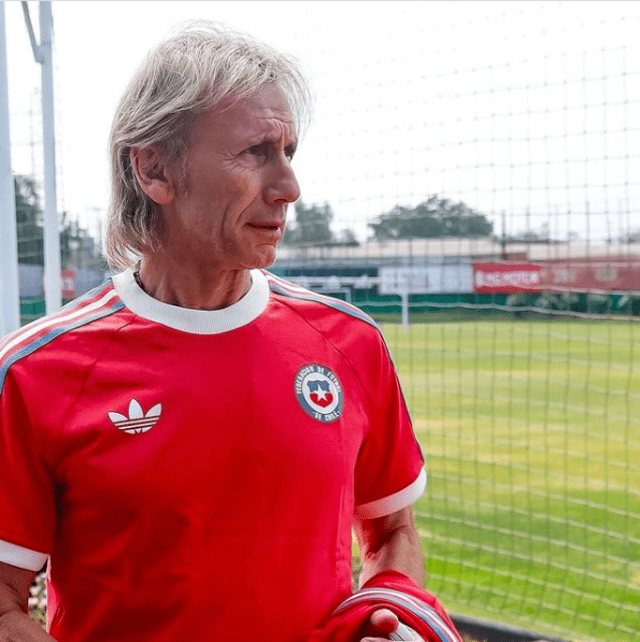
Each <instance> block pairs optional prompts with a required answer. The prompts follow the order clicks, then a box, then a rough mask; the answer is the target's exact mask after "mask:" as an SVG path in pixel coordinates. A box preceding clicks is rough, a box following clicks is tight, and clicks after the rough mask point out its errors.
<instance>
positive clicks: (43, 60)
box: [39, 2, 62, 314]
mask: <svg viewBox="0 0 640 642" xmlns="http://www.w3.org/2000/svg"><path fill="white" fill-rule="evenodd" d="M52 23H53V18H52V15H51V2H40V48H39V53H40V64H41V65H42V141H43V147H44V298H45V310H46V312H47V314H51V313H52V312H55V311H56V310H59V309H60V306H61V304H62V276H61V272H60V270H61V265H60V228H59V220H58V204H57V197H56V154H55V128H54V110H53V52H52V44H51V34H52V31H53V28H52V26H53V25H52Z"/></svg>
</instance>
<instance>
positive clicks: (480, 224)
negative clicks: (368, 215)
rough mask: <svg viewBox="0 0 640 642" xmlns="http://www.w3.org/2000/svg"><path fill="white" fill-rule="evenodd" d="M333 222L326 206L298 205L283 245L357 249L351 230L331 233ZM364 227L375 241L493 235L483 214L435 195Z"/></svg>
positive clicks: (382, 215) (382, 216) (402, 207)
mask: <svg viewBox="0 0 640 642" xmlns="http://www.w3.org/2000/svg"><path fill="white" fill-rule="evenodd" d="M333 218H334V214H333V210H332V208H331V206H330V205H329V204H328V203H324V204H323V205H305V203H304V202H303V201H298V202H297V203H296V204H295V216H294V220H293V221H292V222H291V223H289V224H288V226H287V230H286V232H285V235H284V241H283V242H284V243H285V244H287V245H357V244H358V241H357V238H356V235H355V233H354V232H353V230H351V229H348V228H347V229H345V230H342V231H341V232H340V233H338V234H335V233H334V232H333V230H332V229H331V222H332V221H333ZM367 225H368V227H369V228H370V230H371V233H372V237H371V238H372V239H373V240H375V241H388V240H394V239H408V238H442V237H445V236H449V237H465V238H470V237H475V238H480V237H489V236H491V235H492V233H493V223H492V222H491V221H490V220H489V219H488V218H487V217H486V216H485V215H484V214H481V213H480V212H477V211H475V210H473V209H472V208H470V207H469V206H467V205H465V204H464V203H462V202H458V203H456V202H454V201H451V200H450V199H447V198H441V197H439V196H438V195H435V194H434V195H433V196H430V197H429V198H428V199H427V200H426V201H423V202H422V203H420V204H419V205H416V206H415V207H404V206H402V205H396V206H395V207H393V208H392V209H391V210H390V211H388V212H385V213H383V214H381V215H380V216H378V217H376V218H375V219H373V220H372V221H370V222H369V223H367Z"/></svg>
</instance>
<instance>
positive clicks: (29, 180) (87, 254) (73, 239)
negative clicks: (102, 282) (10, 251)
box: [14, 175, 106, 269]
mask: <svg viewBox="0 0 640 642" xmlns="http://www.w3.org/2000/svg"><path fill="white" fill-rule="evenodd" d="M14 190H15V202H16V227H17V232H18V262H19V263H23V264H27V265H44V226H43V217H44V212H43V210H42V207H41V205H40V196H39V194H38V186H37V183H36V181H35V179H34V178H33V177H31V176H22V175H16V176H15V177H14ZM60 256H61V264H62V267H63V268H69V267H75V268H78V267H88V268H99V269H104V268H105V267H106V266H105V262H104V260H103V258H102V253H101V251H100V243H99V242H98V240H96V239H95V238H94V237H93V235H92V234H91V233H90V232H89V230H87V229H85V228H84V227H82V226H81V225H80V224H79V223H78V221H76V220H73V219H72V218H71V216H70V215H69V213H68V212H66V211H65V212H62V216H61V221H60Z"/></svg>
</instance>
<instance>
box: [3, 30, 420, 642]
mask: <svg viewBox="0 0 640 642" xmlns="http://www.w3.org/2000/svg"><path fill="white" fill-rule="evenodd" d="M305 105H306V89H305V85H304V82H303V80H302V78H301V76H300V74H299V73H298V71H297V69H296V67H295V65H294V64H293V63H292V62H291V61H290V60H288V59H287V58H286V57H284V56H282V55H280V54H278V53H276V52H274V51H273V50H271V49H270V48H268V47H265V46H263V45H261V44H259V43H256V42H254V41H252V40H250V39H247V38H245V37H242V36H239V35H235V34H231V33H228V32H224V31H220V30H218V29H216V28H214V27H212V26H202V25H200V26H198V27H192V28H189V29H186V30H184V31H182V32H180V33H178V34H176V35H175V36H173V37H171V38H170V39H168V40H167V41H166V42H164V43H162V44H161V45H160V46H159V47H158V48H157V49H156V50H154V51H153V52H152V53H151V55H150V56H149V57H148V59H147V60H146V61H145V63H144V64H143V65H142V67H141V68H140V69H139V71H138V72H137V74H136V76H135V77H134V79H133V81H132V83H131V84H130V86H129V88H128V89H127V91H126V93H125V96H124V97H123V99H122V101H121V103H120V106H119V108H118V111H117V114H116V117H115V121H114V125H113V129H112V136H111V139H112V140H111V148H112V164H113V176H112V181H113V198H112V204H111V210H110V215H109V216H110V218H109V225H108V234H107V236H108V238H107V242H106V246H107V253H108V256H109V259H110V261H111V263H112V265H113V266H115V267H117V268H120V269H123V271H122V272H121V273H119V274H117V275H116V276H114V277H113V278H112V279H109V280H108V281H107V282H106V283H105V284H103V285H102V286H100V287H98V288H96V289H95V290H94V291H92V292H90V293H88V294H87V295H85V296H84V297H82V298H80V299H79V300H77V301H76V302H74V303H72V304H71V305H70V306H68V307H67V308H65V309H63V310H62V311H61V312H59V313H58V314H56V315H54V316H51V317H47V318H45V319H43V320H40V321H38V322H36V323H34V324H31V325H30V326H27V327H25V328H23V329H22V330H20V331H18V332H17V333H15V334H14V335H11V336H9V337H8V338H7V339H5V341H4V342H3V343H2V344H0V390H1V392H0V489H1V490H0V641H1V642H7V641H9V640H11V641H16V642H27V641H34V642H37V641H39V640H42V641H44V640H51V639H52V638H51V637H50V636H52V637H53V638H54V639H56V640H59V642H103V641H104V642H107V641H109V642H115V641H116V640H117V641H118V642H128V641H131V642H133V641H135V642H184V641H185V640H195V641H198V640H202V641H205V640H206V641H211V640H227V639H232V640H253V639H261V640H274V642H275V641H278V642H300V641H302V640H305V639H306V637H307V636H308V635H309V633H310V631H311V630H313V629H314V628H316V627H318V626H320V625H321V624H323V623H324V622H325V621H326V620H327V618H328V616H329V615H330V613H331V611H332V610H333V608H334V607H335V606H336V605H337V604H338V603H340V602H341V601H342V600H344V599H345V598H346V597H347V596H348V595H349V594H350V593H351V587H350V581H351V579H350V578H351V532H352V528H354V529H355V532H356V535H357V538H358V542H359V545H360V552H361V555H362V558H363V571H362V578H361V581H362V582H364V581H366V580H368V579H369V578H371V577H373V576H375V575H376V574H378V573H380V572H381V571H382V570H384V569H390V568H392V569H398V570H400V571H402V572H403V573H406V574H407V575H409V576H412V577H413V578H415V579H416V580H417V581H419V582H422V581H423V572H424V571H423V559H422V554H421V551H420V545H419V538H418V535H417V532H416V528H415V524H414V519H413V514H412V510H411V503H412V502H413V501H414V500H415V499H416V498H417V497H419V496H420V494H421V493H422V491H423V489H424V484H425V473H424V470H423V461H422V457H421V453H420V449H419V447H418V445H417V443H416V440H415V438H414V436H413V432H412V429H411V424H410V420H409V417H408V415H407V411H406V407H405V403H404V400H403V397H402V393H401V391H400V388H399V384H398V380H397V376H396V373H395V370H394V368H393V365H392V363H391V360H390V358H389V355H388V352H387V349H386V347H385V344H384V341H383V339H382V337H381V335H380V333H379V331H378V329H377V327H376V326H375V324H374V323H373V322H372V321H371V320H370V319H369V318H368V317H367V316H366V315H364V314H363V313H362V312H360V311H359V310H358V309H357V308H353V307H351V306H349V305H346V304H343V303H342V302H340V301H336V300H333V299H329V298H326V297H321V296H318V295H315V294H313V293H312V292H309V291H307V290H304V289H302V288H300V287H297V286H295V285H292V284H290V283H287V282H285V281H282V280H280V279H277V278H275V277H273V276H271V275H269V274H268V273H266V272H264V271H263V270H264V268H267V267H269V266H270V265H271V264H272V263H273V261H274V260H275V257H276V248H277V246H278V244H279V242H280V240H281V239H282V234H283V232H284V226H285V218H286V211H287V206H288V204H289V203H292V202H294V201H295V200H296V199H297V198H298V196H299V188H298V183H297V182H296V178H295V175H294V172H293V169H292V166H291V161H292V158H293V155H294V153H295V150H296V146H297V143H298V131H299V128H300V121H301V119H302V117H303V114H304V110H305ZM47 558H48V559H49V577H48V583H49V608H48V620H49V623H48V624H49V634H50V636H49V635H47V634H46V633H44V632H43V631H41V630H40V629H38V627H37V626H36V625H35V624H34V623H33V622H31V621H29V620H28V618H27V617H26V616H25V613H24V612H25V610H26V600H27V596H28V589H29V585H30V583H31V581H32V579H33V577H34V574H35V572H36V571H37V570H38V569H40V568H41V567H42V565H43V564H44V562H45V561H46V560H47ZM397 624H398V620H397V618H396V617H395V615H393V614H392V613H391V612H389V611H384V610H383V611H378V612H376V613H374V614H373V616H372V618H371V624H370V628H369V631H368V634H369V635H372V636H374V637H375V636H379V637H380V638H383V637H384V638H386V635H387V634H390V633H392V632H393V630H394V629H395V627H396V626H397Z"/></svg>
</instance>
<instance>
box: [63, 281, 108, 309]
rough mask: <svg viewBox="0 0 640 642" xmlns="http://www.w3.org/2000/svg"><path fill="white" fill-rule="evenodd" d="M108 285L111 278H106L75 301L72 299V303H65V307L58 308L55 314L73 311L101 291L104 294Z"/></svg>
mask: <svg viewBox="0 0 640 642" xmlns="http://www.w3.org/2000/svg"><path fill="white" fill-rule="evenodd" d="M110 285H111V277H108V278H106V279H105V280H104V281H103V282H102V283H100V285H96V287H95V288H92V289H91V290H89V291H88V292H85V293H84V294H82V295H80V296H79V297H78V298H77V299H73V301H69V303H67V304H66V305H63V306H62V307H61V308H60V310H59V311H58V312H57V314H61V313H63V312H69V311H70V310H74V309H75V308H77V307H78V306H79V305H80V304H82V303H84V302H85V301H86V300H87V299H91V298H92V297H94V296H96V295H97V294H98V292H101V291H102V290H104V291H105V292H106V291H107V287H108V286H110Z"/></svg>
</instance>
